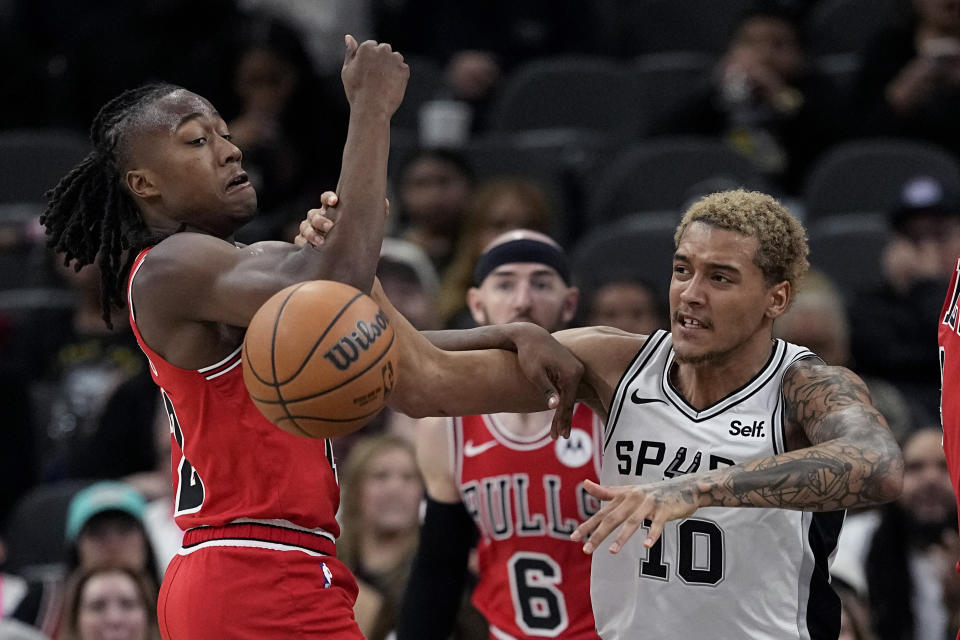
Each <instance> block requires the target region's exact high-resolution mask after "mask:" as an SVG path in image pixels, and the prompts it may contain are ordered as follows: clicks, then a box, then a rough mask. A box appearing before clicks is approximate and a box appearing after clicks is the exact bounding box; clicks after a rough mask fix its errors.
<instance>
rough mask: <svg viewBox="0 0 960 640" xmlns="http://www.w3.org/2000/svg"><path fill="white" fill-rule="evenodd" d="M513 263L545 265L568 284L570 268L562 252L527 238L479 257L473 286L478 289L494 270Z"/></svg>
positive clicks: (511, 241) (507, 243)
mask: <svg viewBox="0 0 960 640" xmlns="http://www.w3.org/2000/svg"><path fill="white" fill-rule="evenodd" d="M514 262H535V263H537V264H545V265H547V266H548V267H550V268H551V269H553V270H554V271H556V272H557V273H558V274H559V275H560V277H561V278H563V281H564V282H565V283H566V284H567V285H569V284H570V266H569V265H568V264H567V256H565V255H564V253H563V251H561V250H560V249H558V248H557V247H555V246H553V245H552V244H549V243H547V242H541V241H540V240H531V239H529V238H523V239H520V240H510V241H509V242H504V243H503V244H498V245H497V246H495V247H494V248H492V249H490V250H489V251H487V252H486V253H484V254H483V255H482V256H480V259H479V260H477V266H476V267H474V269H473V282H474V284H476V286H478V287H479V286H480V284H481V283H482V282H483V281H484V280H485V279H486V277H487V276H488V275H490V273H491V272H492V271H493V270H494V269H496V268H497V267H499V266H500V265H504V264H512V263H514Z"/></svg>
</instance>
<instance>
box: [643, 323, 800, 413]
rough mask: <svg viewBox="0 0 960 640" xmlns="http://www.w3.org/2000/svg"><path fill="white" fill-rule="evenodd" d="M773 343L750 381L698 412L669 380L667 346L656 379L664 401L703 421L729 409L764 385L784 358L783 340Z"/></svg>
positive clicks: (671, 361)
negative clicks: (659, 373)
mask: <svg viewBox="0 0 960 640" xmlns="http://www.w3.org/2000/svg"><path fill="white" fill-rule="evenodd" d="M775 342H776V344H775V345H774V348H773V350H772V351H771V352H770V357H769V358H767V362H766V364H764V365H763V366H762V367H761V368H760V370H759V371H758V372H757V373H756V374H755V375H754V376H753V377H752V378H750V380H748V381H747V382H746V383H745V384H743V385H742V386H740V387H738V388H737V389H734V390H733V391H731V392H730V393H728V394H727V395H725V396H724V397H723V398H721V399H720V400H718V401H717V402H715V403H713V404H712V405H710V406H709V407H707V408H705V409H703V410H702V411H697V410H696V409H695V408H694V407H692V406H691V405H690V403H688V402H687V401H686V399H685V398H684V397H683V396H682V395H680V392H679V391H677V390H676V389H675V388H674V386H673V384H672V383H671V382H670V369H671V367H672V366H673V362H674V357H673V355H674V354H673V350H672V349H671V351H670V355H669V356H667V361H666V363H665V364H664V367H663V372H662V375H661V380H660V384H661V388H662V390H663V393H664V395H665V396H666V397H667V400H669V401H670V403H671V404H672V405H673V406H674V407H676V408H677V409H679V410H680V412H681V413H683V415H684V416H686V417H687V418H688V419H689V420H691V421H692V422H704V421H705V420H710V419H711V418H715V417H716V416H718V415H720V414H721V413H723V412H725V411H728V410H730V409H732V408H733V407H735V406H737V405H738V404H740V403H742V402H743V401H745V400H747V399H749V398H750V397H752V396H754V395H756V394H757V392H759V391H760V390H762V389H763V388H764V387H766V386H767V383H769V382H770V380H772V379H773V377H774V376H775V375H776V373H777V371H779V370H780V366H781V365H782V364H783V361H784V360H785V359H786V357H787V343H786V342H784V341H783V340H776V341H775Z"/></svg>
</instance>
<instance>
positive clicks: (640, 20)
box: [596, 0, 753, 55]
mask: <svg viewBox="0 0 960 640" xmlns="http://www.w3.org/2000/svg"><path fill="white" fill-rule="evenodd" d="M752 2H753V0H596V6H597V8H598V10H599V11H600V13H601V20H602V21H603V26H604V29H605V30H604V33H605V34H607V36H606V37H607V38H609V39H610V40H612V43H611V45H610V46H611V48H612V49H613V50H615V51H617V52H619V53H620V55H639V54H643V53H656V52H659V51H709V52H713V53H719V52H720V51H722V50H723V49H724V47H725V46H726V44H727V41H728V40H729V38H730V31H731V29H732V27H733V23H734V22H735V21H736V19H737V17H738V16H739V15H740V14H741V13H742V12H743V10H744V9H745V8H746V7H748V6H749V5H750V4H751V3H752Z"/></svg>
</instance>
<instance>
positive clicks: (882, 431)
mask: <svg viewBox="0 0 960 640" xmlns="http://www.w3.org/2000/svg"><path fill="white" fill-rule="evenodd" d="M783 395H784V401H785V412H786V419H787V423H788V425H789V426H793V427H794V428H796V429H798V430H800V431H801V433H802V434H803V436H805V438H806V440H807V444H809V446H806V447H804V448H802V449H798V450H796V451H790V452H788V453H783V454H780V455H777V456H770V457H766V458H760V459H758V460H753V461H750V462H747V463H743V464H738V465H734V466H732V467H727V468H724V469H718V470H715V471H710V472H707V473H702V474H693V475H689V476H681V477H678V478H673V479H671V480H668V481H665V482H658V483H654V484H649V485H642V486H632V487H602V486H599V485H596V484H593V483H589V484H588V486H587V490H588V491H589V492H590V493H591V494H592V495H594V496H595V497H597V498H599V499H601V500H604V501H609V502H607V504H605V505H604V507H603V508H602V509H601V510H600V511H599V512H598V513H597V514H595V515H594V516H593V517H592V518H590V519H589V520H587V521H586V522H584V523H583V524H582V525H580V526H579V527H578V528H577V530H576V531H574V533H573V539H574V540H581V541H584V542H585V545H584V551H586V552H588V553H589V552H591V551H593V550H594V549H595V548H596V547H597V545H599V544H600V543H601V542H602V541H603V540H604V539H605V538H606V537H607V536H608V535H609V534H610V533H611V532H612V531H613V530H614V529H615V528H616V527H617V526H619V525H620V524H623V527H622V528H621V530H620V532H619V533H618V534H617V537H616V539H615V541H614V542H613V544H612V545H611V547H610V550H611V551H612V552H613V553H616V552H617V551H619V550H620V548H621V547H622V546H623V544H624V542H626V540H627V539H628V538H629V537H630V536H631V535H633V533H634V532H635V531H636V530H637V529H638V528H639V527H640V526H641V525H642V524H643V522H644V520H651V521H652V524H651V526H650V528H649V532H648V535H647V538H646V540H644V545H645V546H647V547H650V546H652V545H653V544H654V543H655V542H656V541H657V538H659V536H660V533H661V532H662V531H663V526H664V524H665V523H666V522H668V521H670V520H674V519H677V518H685V517H688V516H690V515H691V514H693V513H694V512H695V511H696V510H697V509H699V508H700V507H769V508H779V509H796V510H803V511H834V510H838V509H846V508H850V507H866V506H871V505H875V504H880V503H883V502H888V501H890V500H893V499H894V498H896V497H897V496H898V495H899V494H900V488H901V484H902V480H903V458H902V456H901V453H900V448H899V446H897V443H896V441H895V440H894V439H893V436H892V435H891V433H890V430H889V428H888V427H887V424H886V421H885V420H884V418H883V416H882V415H881V414H880V412H879V411H877V409H876V408H874V406H873V405H872V403H871V402H870V395H869V392H868V391H867V387H866V385H865V384H864V383H863V381H862V380H860V378H859V377H857V376H856V374H854V373H853V372H852V371H850V370H849V369H845V368H843V367H830V366H827V365H824V364H820V363H818V362H815V361H809V360H804V361H800V362H798V363H796V364H794V365H793V366H792V367H791V368H790V369H789V370H788V371H787V373H786V374H785V375H784V379H783Z"/></svg>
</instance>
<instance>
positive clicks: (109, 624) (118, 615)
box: [58, 567, 160, 640]
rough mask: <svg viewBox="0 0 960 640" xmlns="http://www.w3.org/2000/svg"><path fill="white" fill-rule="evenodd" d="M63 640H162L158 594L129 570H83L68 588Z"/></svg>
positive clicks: (109, 568)
mask: <svg viewBox="0 0 960 640" xmlns="http://www.w3.org/2000/svg"><path fill="white" fill-rule="evenodd" d="M62 628H63V633H61V634H60V635H59V636H58V638H59V639H61V640H160V629H159V627H158V625H157V591H156V587H155V585H154V584H153V583H152V581H150V580H148V579H147V578H145V577H144V576H143V575H142V574H140V573H138V572H136V571H134V570H132V569H129V568H127V567H99V568H95V569H82V570H80V571H78V572H77V573H76V574H75V575H73V576H71V578H70V584H69V587H68V588H67V606H66V610H65V611H64V619H63V624H62Z"/></svg>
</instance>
